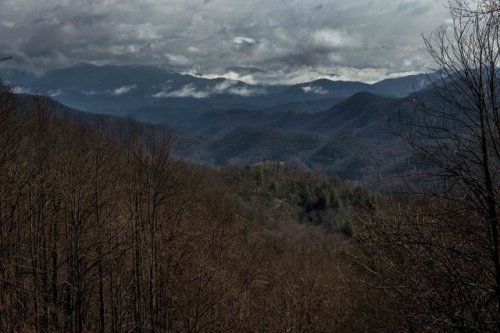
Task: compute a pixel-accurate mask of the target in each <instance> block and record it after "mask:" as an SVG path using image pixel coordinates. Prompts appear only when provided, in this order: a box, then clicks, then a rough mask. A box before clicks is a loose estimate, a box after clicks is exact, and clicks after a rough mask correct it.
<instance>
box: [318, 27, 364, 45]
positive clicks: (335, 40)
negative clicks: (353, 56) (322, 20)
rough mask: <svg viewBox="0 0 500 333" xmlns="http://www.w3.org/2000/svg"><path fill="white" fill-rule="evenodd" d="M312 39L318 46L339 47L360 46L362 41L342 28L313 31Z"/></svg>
mask: <svg viewBox="0 0 500 333" xmlns="http://www.w3.org/2000/svg"><path fill="white" fill-rule="evenodd" d="M312 39H313V41H314V44H316V45H317V46H320V47H321V46H323V47H326V48H331V49H337V48H340V47H342V48H345V47H359V46H361V43H360V42H359V41H358V40H356V39H355V38H354V37H352V36H350V35H349V34H348V33H346V32H344V31H340V30H333V29H322V30H317V31H314V32H313V35H312Z"/></svg>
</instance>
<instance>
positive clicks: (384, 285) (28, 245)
mask: <svg viewBox="0 0 500 333" xmlns="http://www.w3.org/2000/svg"><path fill="white" fill-rule="evenodd" d="M480 102H481V104H480V105H483V104H484V103H482V101H480ZM480 110H481V109H480ZM490 110H495V112H497V110H498V108H497V107H495V108H491V109H490ZM439 115H440V116H441V117H442V115H443V114H442V113H440V114H439ZM450 115H451V113H445V116H446V117H447V118H446V120H447V121H449V116H450ZM432 119H433V120H439V118H437V117H436V116H434V117H433V118H432ZM477 119H481V118H480V117H478V118H477ZM488 119H489V121H491V123H488V125H489V126H488V127H485V125H484V122H481V123H479V124H475V123H472V124H471V125H470V127H469V129H472V130H473V131H470V132H465V134H466V135H467V138H474V140H469V141H468V142H469V145H467V146H464V145H463V144H462V143H463V141H457V142H456V146H455V148H454V149H452V150H449V151H448V150H441V151H439V152H440V154H439V155H432V154H431V155H425V152H435V151H436V150H435V148H436V147H437V148H441V147H443V146H441V145H438V146H435V145H432V144H433V143H435V141H430V140H426V139H427V137H426V136H425V135H426V134H427V132H423V133H421V134H422V138H423V139H424V140H423V141H411V140H409V143H410V144H412V145H413V148H414V149H416V151H417V152H418V153H419V156H420V157H421V158H422V162H426V163H428V166H430V167H431V168H430V169H428V170H430V171H434V170H435V171H436V174H435V175H434V176H432V175H429V174H421V173H416V174H410V176H414V177H415V178H416V179H406V180H407V181H408V184H409V185H415V184H417V185H419V187H417V188H416V189H417V190H419V191H422V189H425V191H424V192H423V193H420V194H419V193H417V192H416V191H413V193H411V194H408V193H394V194H391V195H389V194H385V195H382V194H379V195H377V196H374V195H372V194H370V193H368V192H367V191H365V190H363V189H362V188H359V187H353V186H351V185H349V184H346V183H344V182H342V181H341V180H339V179H337V178H333V177H329V176H325V175H324V174H321V173H315V172H308V171H304V170H302V169H301V168H299V167H297V166H296V165H294V164H286V163H283V162H280V161H273V160H269V161H262V162H258V163H254V164H249V165H247V166H243V167H220V168H209V167H206V166H198V165H194V164H190V163H188V162H185V161H183V160H179V159H178V158H175V157H174V156H173V154H172V153H171V151H170V149H169V147H170V141H169V139H168V137H167V138H166V137H164V136H163V135H162V131H161V128H160V127H153V126H145V125H142V124H139V123H137V122H131V121H129V122H127V121H125V122H123V121H120V120H119V119H115V118H108V119H100V118H96V117H95V116H91V115H85V114H81V113H77V112H76V113H75V112H74V111H73V112H69V113H68V110H64V108H63V110H61V106H60V105H58V104H54V103H52V102H51V101H50V100H47V99H43V98H42V99H37V98H32V97H30V98H28V99H24V100H23V101H21V102H20V100H19V96H17V95H13V94H11V93H10V92H9V91H8V90H7V89H6V88H4V87H1V89H0V143H1V144H0V331H1V332H77V333H80V332H221V331H229V332H254V331H257V332H282V331H286V332H368V331H369V332H421V331H431V332H436V331H437V332H456V331H460V332H494V331H498V327H499V326H498V322H499V318H500V315H499V313H500V305H499V304H500V287H499V285H500V265H499V262H500V261H498V258H499V251H498V229H497V226H498V223H497V221H498V212H499V211H500V210H499V205H498V197H499V195H498V189H499V188H500V187H499V183H498V180H499V179H500V178H499V177H498V170H499V169H498V165H499V164H498V163H499V158H498V149H497V147H498V146H499V145H498V136H495V135H493V132H491V131H490V132H488V133H490V135H489V136H488V140H487V141H483V143H486V145H485V144H483V145H479V146H478V143H481V140H478V138H477V135H478V133H479V134H481V133H486V129H489V128H491V129H495V127H494V126H493V125H494V124H495V123H493V122H492V119H493V120H494V119H498V117H497V115H496V114H495V117H491V118H488ZM458 121H461V119H458ZM481 126H483V127H481ZM450 128H451V129H457V130H458V132H456V133H455V134H456V135H457V136H456V137H459V138H462V137H463V136H459V135H464V127H463V126H462V127H446V130H448V129H450ZM478 128H482V129H483V131H482V132H481V131H477V129H478ZM427 129H428V127H427ZM496 129H498V126H497V127H496ZM434 130H437V129H434ZM465 130H467V128H465ZM252 132H253V133H255V131H252V130H249V133H252ZM263 133H264V134H265V135H264V137H265V136H268V137H270V138H272V137H275V134H272V132H271V134H272V135H268V134H267V133H268V132H263ZM432 133H434V131H433V132H432ZM495 133H498V132H495ZM236 137H237V136H236ZM294 137H295V138H296V139H297V142H303V141H304V137H302V136H300V135H297V134H294ZM453 138H455V137H451V136H450V135H448V136H444V142H446V143H447V144H448V145H449V144H450V143H454V142H453V141H450V139H453ZM353 139H355V140H354V142H358V143H357V146H358V147H359V149H357V150H355V152H356V155H357V156H359V159H356V160H355V162H356V163H355V164H363V160H362V157H363V156H364V155H365V156H366V154H365V152H370V151H371V147H370V146H368V145H364V144H363V142H362V141H361V140H357V139H356V137H355V136H354V135H352V134H344V135H340V136H339V137H338V141H335V142H331V143H329V144H328V145H326V146H325V147H324V148H323V149H321V150H318V151H317V152H316V153H315V154H314V161H315V163H325V164H328V165H330V164H332V166H333V167H338V165H337V166H336V165H335V163H334V161H335V160H337V161H338V160H340V161H343V162H342V165H341V166H342V167H343V168H345V170H351V169H353V166H352V164H351V162H350V161H349V159H345V154H346V149H347V150H350V149H352V148H350V147H349V145H348V144H347V143H348V142H353ZM221 142H223V141H221ZM227 143H230V142H229V141H227ZM233 143H236V144H242V143H241V142H239V141H238V140H236V142H233ZM261 143H262V145H261V146H257V147H253V149H255V151H258V150H259V149H267V148H266V142H265V140H263V141H262V142H261ZM445 147H448V146H445ZM213 148H214V149H215V150H216V149H217V148H218V147H217V146H214V147H213ZM228 148H229V149H233V146H231V145H229V144H228ZM285 148H286V149H289V147H284V148H283V149H285ZM418 149H420V150H418ZM422 151H423V152H422ZM471 151H473V152H478V154H479V155H469V154H468V153H469V152H471ZM481 154H482V155H481ZM495 154H496V155H495ZM436 156H437V157H442V156H444V157H445V158H444V159H443V160H438V161H436V159H435V157H436ZM484 156H487V157H490V156H492V157H491V158H490V159H487V160H486V162H483V161H484V159H481V157H484ZM437 162H443V163H442V164H438V163H437ZM467 168H469V169H467ZM456 170H462V171H461V172H460V173H456V172H455V171H456ZM480 170H486V171H488V172H490V171H491V174H490V173H485V172H484V171H480ZM446 172H448V174H447V173H446ZM485 175H490V176H489V178H486V176H485ZM444 176H447V177H444ZM486 180H487V181H486ZM471 184H472V185H471ZM497 282H498V283H497Z"/></svg>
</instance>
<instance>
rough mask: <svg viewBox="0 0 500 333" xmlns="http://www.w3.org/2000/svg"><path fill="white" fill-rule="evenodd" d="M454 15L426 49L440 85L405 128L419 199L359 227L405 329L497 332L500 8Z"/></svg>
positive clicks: (367, 260) (473, 5) (388, 207)
mask: <svg viewBox="0 0 500 333" xmlns="http://www.w3.org/2000/svg"><path fill="white" fill-rule="evenodd" d="M449 8H450V13H451V16H452V20H453V21H452V22H453V23H452V24H451V26H449V27H446V28H443V29H442V30H440V31H438V32H436V33H435V34H433V35H431V36H430V37H428V38H425V39H424V42H425V45H426V47H427V49H428V51H429V53H430V55H431V56H432V58H433V59H434V61H435V63H436V65H437V68H436V70H437V72H438V73H439V74H440V77H439V79H438V80H434V81H432V82H431V84H430V89H429V90H427V91H424V92H422V93H419V94H417V96H419V98H418V103H417V105H416V108H415V111H414V113H413V116H412V117H411V120H410V121H409V122H406V123H404V124H402V125H403V135H402V136H403V138H404V139H405V140H406V142H407V143H408V144H409V145H410V146H411V147H412V148H413V150H414V152H415V153H416V154H417V155H418V156H419V157H420V159H421V160H422V161H423V163H424V165H425V167H424V168H423V170H422V172H421V173H420V176H419V177H417V179H414V181H416V182H417V183H418V190H417V191H416V192H417V193H416V195H414V196H411V197H410V198H408V201H404V202H402V201H401V200H399V203H397V204H388V203H383V204H381V205H380V206H379V211H378V212H377V213H376V214H375V216H371V217H367V219H366V220H365V221H364V222H363V223H361V225H360V229H359V232H360V241H361V242H360V243H362V244H363V245H362V248H364V253H363V256H364V261H363V265H365V267H366V268H368V270H369V271H370V272H371V273H372V276H373V277H374V278H375V280H376V283H375V285H378V286H379V287H383V288H384V289H386V290H387V292H388V297H389V298H390V299H392V301H390V303H392V304H390V305H391V306H393V307H394V308H395V309H397V310H395V311H399V312H400V313H401V318H402V320H403V321H404V322H405V323H406V325H407V327H412V326H413V328H414V329H417V330H421V329H423V328H429V327H431V328H433V329H435V328H436V327H439V328H441V329H445V330H464V331H478V332H483V331H499V330H500V248H499V225H498V222H499V221H498V220H499V219H498V213H499V209H500V206H499V190H500V178H499V176H500V151H499V149H500V113H499V110H500V101H499V98H500V81H499V75H498V74H499V73H498V65H499V60H500V10H499V3H498V1H489V0H485V1H461V0H459V1H452V2H450V3H449ZM414 184H415V182H414Z"/></svg>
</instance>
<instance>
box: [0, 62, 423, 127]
mask: <svg viewBox="0 0 500 333" xmlns="http://www.w3.org/2000/svg"><path fill="white" fill-rule="evenodd" d="M228 70H232V71H235V72H237V73H239V74H241V75H247V74H252V73H256V72H259V71H260V72H262V70H260V69H258V68H251V67H229V68H228ZM0 78H2V79H3V80H5V81H6V82H8V84H10V85H11V86H12V87H15V89H16V90H17V91H18V92H24V93H33V92H36V93H41V94H45V95H47V96H50V97H52V98H54V99H55V100H57V101H59V102H61V103H64V104H66V105H68V106H70V107H73V108H77V109H79V110H83V111H87V112H96V113H107V114H112V115H118V116H120V115H129V116H132V117H135V116H136V113H139V114H141V112H137V110H138V109H144V108H149V109H151V108H154V109H155V110H156V111H155V112H158V113H168V112H179V111H183V112H184V111H189V110H194V109H196V110H198V111H207V110H211V109H234V108H240V109H259V110H263V109H273V110H275V111H276V110H279V109H281V110H282V111H300V112H302V111H305V112H317V111H323V110H326V109H328V108H330V107H331V106H332V104H331V103H330V102H331V101H332V100H337V102H338V101H340V100H342V99H345V98H348V97H350V96H352V95H354V94H356V93H359V92H363V91H365V92H370V93H373V94H378V95H384V96H393V97H404V96H407V95H408V94H410V93H412V92H414V91H418V90H420V89H422V88H425V82H426V80H425V75H423V74H422V75H415V76H408V77H403V78H396V79H388V80H383V81H380V82H378V83H375V84H366V83H362V82H349V81H332V80H328V79H320V80H315V81H311V82H305V83H301V84H296V85H290V86H286V85H271V86H270V85H262V84H260V85H258V84H257V85H250V84H247V83H245V82H242V81H235V80H228V79H225V78H214V79H206V78H202V77H198V76H193V75H189V74H182V73H176V72H173V71H170V70H167V69H164V68H160V67H155V66H114V65H104V66H97V65H93V64H89V63H80V64H78V65H75V66H72V67H68V68H63V69H56V70H51V71H48V72H46V73H45V74H43V75H34V74H30V73H26V72H22V71H18V70H6V69H3V70H0ZM327 100H329V102H328V103H329V104H327V103H326V102H325V103H324V101H327ZM200 101H202V102H200ZM308 102H313V103H310V104H307V103H308ZM201 109H203V110H201ZM166 119H168V116H167V117H166ZM140 120H142V121H152V122H158V121H159V122H162V120H161V117H159V116H158V115H154V116H152V117H150V119H148V118H147V117H143V118H140Z"/></svg>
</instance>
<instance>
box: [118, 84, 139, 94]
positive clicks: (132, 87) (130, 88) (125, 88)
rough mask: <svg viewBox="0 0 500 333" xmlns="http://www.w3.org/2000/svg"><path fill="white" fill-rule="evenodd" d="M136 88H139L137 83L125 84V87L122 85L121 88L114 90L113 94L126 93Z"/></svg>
mask: <svg viewBox="0 0 500 333" xmlns="http://www.w3.org/2000/svg"><path fill="white" fill-rule="evenodd" d="M136 88H137V85H135V84H134V85H130V86H123V87H120V88H117V89H115V90H113V95H115V96H121V95H125V94H128V93H129V92H131V91H132V90H134V89H136Z"/></svg>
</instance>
